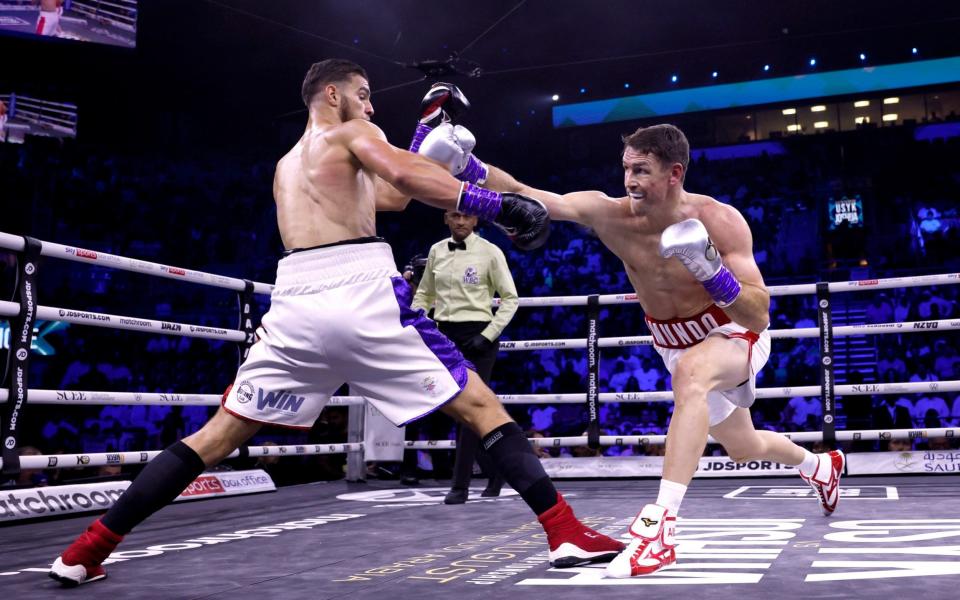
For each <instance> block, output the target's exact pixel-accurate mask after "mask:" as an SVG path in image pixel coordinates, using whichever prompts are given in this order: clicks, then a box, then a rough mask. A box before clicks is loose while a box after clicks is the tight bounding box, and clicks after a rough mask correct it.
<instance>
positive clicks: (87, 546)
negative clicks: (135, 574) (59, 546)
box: [49, 519, 123, 587]
mask: <svg viewBox="0 0 960 600" xmlns="http://www.w3.org/2000/svg"><path fill="white" fill-rule="evenodd" d="M122 540H123V536H122V535H117V534H115V533H114V532H112V531H110V530H109V529H107V528H106V526H104V524H103V523H101V522H100V519H97V520H96V521H94V522H93V523H92V524H91V525H90V527H88V528H87V530H86V531H84V532H83V533H81V534H80V537H78V538H77V539H76V540H75V541H74V542H73V543H72V544H70V547H68V548H67V549H66V550H65V551H64V552H63V554H61V555H60V556H58V557H57V560H56V561H54V563H53V566H52V567H51V568H50V573H49V575H50V577H51V579H55V580H57V581H59V582H60V583H61V584H63V585H64V586H67V587H74V586H78V585H80V584H81V583H90V582H91V581H97V580H100V579H104V578H105V577H106V576H107V572H106V571H105V570H104V569H103V567H102V566H101V563H102V562H103V561H104V560H106V559H107V557H108V556H110V553H111V552H113V550H114V549H115V548H116V547H117V544H119V543H120V542H121V541H122Z"/></svg>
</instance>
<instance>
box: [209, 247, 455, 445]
mask: <svg viewBox="0 0 960 600" xmlns="http://www.w3.org/2000/svg"><path fill="white" fill-rule="evenodd" d="M411 295H412V290H410V287H409V285H408V284H407V282H406V281H404V279H403V278H402V277H401V276H400V273H398V272H397V267H396V264H395V263H394V260H393V253H392V251H391V250H390V246H389V245H388V244H386V243H385V242H384V241H383V240H381V239H379V238H363V239H359V240H347V241H345V242H341V243H338V244H334V245H329V246H321V247H318V248H313V249H308V250H301V251H296V252H293V253H291V254H289V255H288V256H286V257H285V258H283V259H282V260H280V262H279V265H278V269H277V283H276V287H274V290H273V294H272V296H271V305H270V310H269V311H268V312H267V314H266V315H264V317H263V321H262V324H261V327H260V328H259V329H258V330H257V335H258V336H259V338H260V339H259V340H258V341H257V342H256V343H255V344H254V345H253V347H251V349H250V354H249V356H248V357H247V360H246V361H245V362H244V363H243V365H241V366H240V369H239V370H238V371H237V377H236V379H235V380H234V383H233V387H232V388H231V389H230V392H229V393H228V394H227V395H226V397H225V398H224V400H223V407H224V409H225V410H226V411H227V412H229V413H230V414H232V415H235V416H237V417H240V418H242V419H246V420H250V421H255V422H258V423H265V424H272V425H282V426H286V427H294V428H300V429H309V428H310V427H311V426H312V425H313V422H314V421H315V420H316V419H317V417H318V416H319V415H320V411H321V410H322V409H323V407H324V405H326V403H327V401H328V400H329V398H330V396H331V394H333V393H334V392H335V391H336V390H337V388H339V387H340V386H341V385H343V384H344V383H347V384H349V385H350V393H351V394H352V395H358V396H364V397H365V398H366V399H367V401H369V402H370V403H371V404H372V405H373V406H374V407H376V409H377V410H379V411H380V412H381V413H383V415H384V416H386V417H387V418H388V419H390V421H392V422H393V423H395V424H396V425H404V424H406V423H409V422H410V421H414V420H416V419H418V418H420V417H422V416H424V415H426V414H429V413H431V412H433V411H435V410H437V409H438V408H439V407H441V406H442V405H443V404H445V403H447V402H449V401H450V400H452V399H453V398H454V397H456V395H457V394H459V393H460V391H461V390H463V388H464V387H466V385H467V370H468V369H472V368H473V367H472V365H471V364H470V363H469V362H468V361H467V360H466V359H464V358H463V355H461V354H460V352H459V351H458V350H457V348H456V347H455V346H454V345H453V343H452V342H451V341H450V340H448V339H447V338H446V337H445V336H444V335H443V334H442V333H440V331H438V330H437V327H436V325H435V324H434V322H433V321H431V320H430V319H428V318H427V317H426V315H425V314H424V313H423V311H421V310H418V311H414V310H412V309H411V308H410V299H411Z"/></svg>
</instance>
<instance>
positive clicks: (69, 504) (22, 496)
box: [0, 469, 277, 522]
mask: <svg viewBox="0 0 960 600" xmlns="http://www.w3.org/2000/svg"><path fill="white" fill-rule="evenodd" d="M128 487H130V482H129V481H108V482H105V483H84V484H77V485H54V486H49V487H38V488H30V489H23V490H4V491H2V492H0V522H5V521H19V520H24V519H35V518H39V517H49V516H53V515H65V514H74V513H85V512H89V511H99V510H106V509H108V508H110V507H111V506H113V504H114V502H116V501H117V498H119V497H120V494H122V493H123V492H124V490H126V489H127V488H128ZM276 489H277V487H276V485H274V483H273V480H272V479H271V478H270V476H269V475H268V474H267V473H266V472H264V471H261V470H260V469H254V470H250V471H225V472H222V473H219V472H218V473H204V474H202V475H200V477H197V478H196V479H195V480H194V481H193V483H191V484H190V485H189V486H187V489H185V490H184V491H183V493H182V494H180V496H178V497H177V498H176V499H175V500H174V502H179V501H181V500H197V499H200V498H211V497H214V496H236V495H240V494H254V493H258V492H273V491H276Z"/></svg>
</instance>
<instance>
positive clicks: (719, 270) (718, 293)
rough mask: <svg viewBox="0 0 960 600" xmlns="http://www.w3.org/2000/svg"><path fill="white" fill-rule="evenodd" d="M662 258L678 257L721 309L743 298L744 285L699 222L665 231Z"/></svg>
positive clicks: (661, 245)
mask: <svg viewBox="0 0 960 600" xmlns="http://www.w3.org/2000/svg"><path fill="white" fill-rule="evenodd" d="M660 256H662V257H664V258H670V257H671V256H676V257H677V258H678V259H679V260H680V262H682V263H683V266H685V267H686V268H687V270H688V271H690V273H691V274H692V275H693V276H694V277H696V278H697V281H699V282H700V283H702V284H703V287H704V288H706V290H707V292H708V293H709V294H710V296H711V297H712V298H713V300H714V302H716V303H717V306H719V307H721V308H723V307H725V306H730V305H731V304H733V303H734V302H735V301H736V299H737V297H739V296H740V282H739V281H738V280H737V278H736V276H734V274H733V273H731V272H730V270H729V269H727V268H726V267H725V266H723V259H721V258H720V253H719V252H717V248H716V246H714V245H713V242H711V241H710V236H709V235H707V228H706V227H704V226H703V223H701V222H700V221H699V220H697V219H687V220H686V221H680V222H679V223H675V224H673V225H671V226H670V227H667V228H666V229H664V230H663V233H662V234H661V235H660Z"/></svg>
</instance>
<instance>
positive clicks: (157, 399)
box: [0, 389, 365, 406]
mask: <svg viewBox="0 0 960 600" xmlns="http://www.w3.org/2000/svg"><path fill="white" fill-rule="evenodd" d="M9 394H10V392H9V391H8V390H6V389H0V402H6V400H7V397H8V396H9ZM28 394H29V398H30V404H60V405H65V406H71V405H83V406H89V405H97V406H136V405H140V406H220V394H177V393H172V392H163V393H158V392H96V391H94V392H89V391H77V390H35V389H30V390H28ZM364 402H365V400H364V398H363V396H332V397H331V398H330V400H329V401H328V402H327V404H326V405H327V406H363V404H364Z"/></svg>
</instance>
